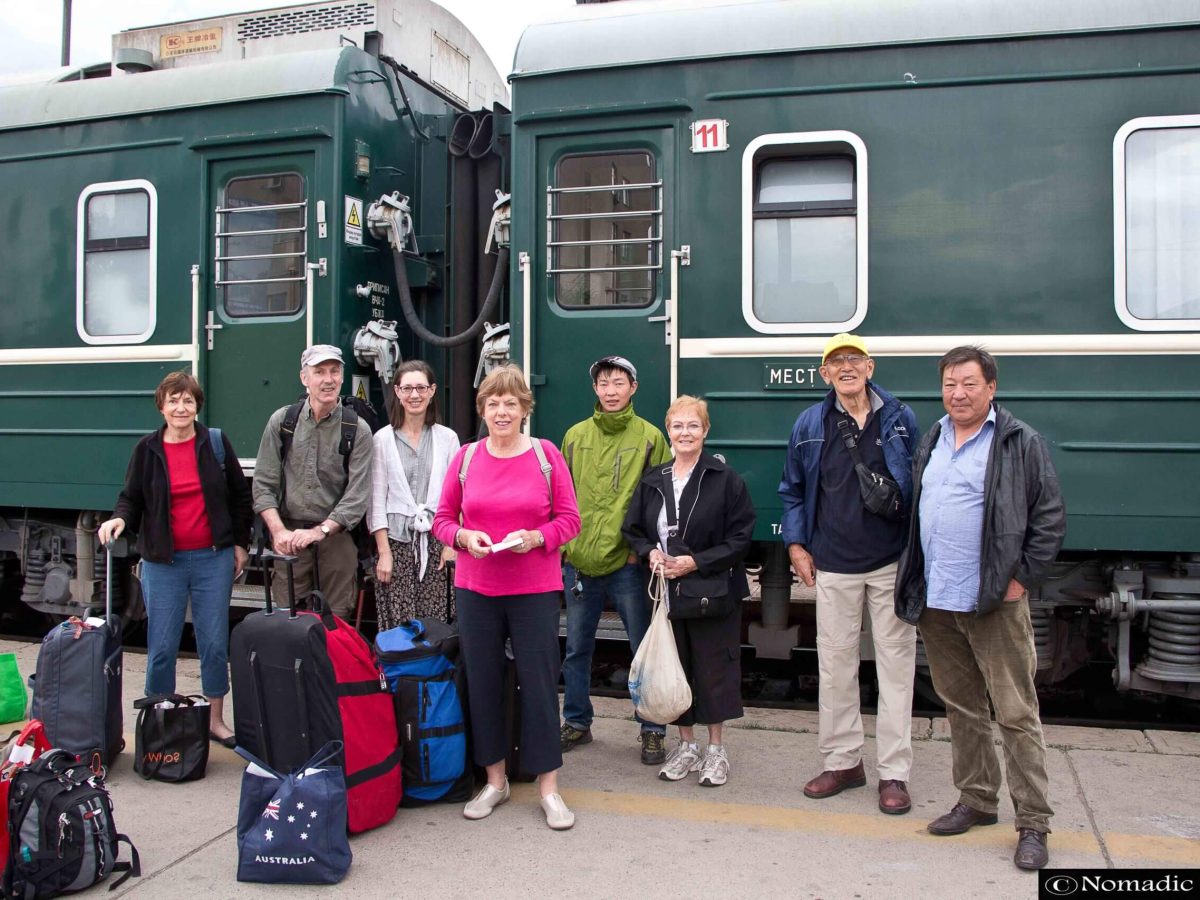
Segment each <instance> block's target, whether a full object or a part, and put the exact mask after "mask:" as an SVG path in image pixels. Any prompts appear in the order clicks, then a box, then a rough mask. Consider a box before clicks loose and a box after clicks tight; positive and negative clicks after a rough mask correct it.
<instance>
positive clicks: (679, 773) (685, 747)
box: [658, 738, 700, 781]
mask: <svg viewBox="0 0 1200 900" xmlns="http://www.w3.org/2000/svg"><path fill="white" fill-rule="evenodd" d="M699 768H700V745H699V744H695V743H688V742H687V741H685V740H683V739H682V738H680V740H679V743H678V744H676V745H675V749H674V750H672V751H671V754H670V755H669V756H668V757H667V761H666V762H665V763H663V767H662V768H661V769H659V770H658V777H659V778H661V779H662V780H663V781H682V780H683V779H685V778H687V777H688V773H689V772H695V771H696V770H697V769H699Z"/></svg>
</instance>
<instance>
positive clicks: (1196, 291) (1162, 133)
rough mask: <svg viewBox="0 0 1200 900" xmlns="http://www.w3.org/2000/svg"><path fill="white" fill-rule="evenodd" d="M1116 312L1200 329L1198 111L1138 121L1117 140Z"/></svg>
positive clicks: (1150, 325)
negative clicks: (1190, 114)
mask: <svg viewBox="0 0 1200 900" xmlns="http://www.w3.org/2000/svg"><path fill="white" fill-rule="evenodd" d="M1114 168H1115V172H1114V181H1115V187H1114V196H1115V199H1116V205H1117V213H1116V215H1115V217H1114V237H1115V240H1114V245H1115V248H1116V260H1115V263H1116V265H1115V270H1116V284H1115V288H1116V290H1115V295H1116V303H1117V314H1118V315H1119V316H1120V317H1121V319H1122V321H1124V322H1125V324H1126V325H1128V326H1130V327H1131V328H1135V329H1137V330H1139V331H1163V330H1168V329H1170V330H1197V329H1200V116H1172V117H1163V118H1151V119H1135V120H1133V121H1132V122H1129V123H1127V124H1126V125H1125V126H1124V127H1123V128H1122V129H1121V130H1120V131H1119V132H1118V134H1117V139H1116V143H1115V144H1114Z"/></svg>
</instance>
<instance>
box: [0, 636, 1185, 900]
mask: <svg viewBox="0 0 1200 900" xmlns="http://www.w3.org/2000/svg"><path fill="white" fill-rule="evenodd" d="M10 650H11V651H15V652H16V653H17V655H18V661H19V664H20V667H21V671H22V673H24V674H28V673H29V672H31V671H32V670H33V668H34V664H35V662H36V653H37V647H36V645H29V644H16V643H12V644H10V643H6V642H0V651H10ZM144 671H145V658H144V657H143V656H139V655H137V654H133V653H130V654H127V655H126V671H125V699H126V711H125V717H126V718H125V721H126V731H127V738H126V739H127V742H128V744H129V746H130V747H131V748H132V746H133V734H132V732H133V723H134V721H135V717H134V714H133V709H132V703H133V701H134V700H135V699H136V698H137V697H138V696H140V695H141V686H142V680H143V677H144ZM178 687H179V690H180V691H182V692H192V691H198V690H199V664H198V663H197V662H196V661H194V660H181V661H180V664H179V684H178ZM595 705H596V712H597V720H596V722H595V725H594V727H593V733H594V735H595V741H594V742H593V743H592V744H589V745H587V746H584V747H580V748H577V749H576V750H574V751H572V752H571V753H569V754H567V756H566V758H565V764H564V767H563V771H562V773H561V786H562V791H563V795H564V797H565V799H566V800H567V803H568V804H569V805H570V806H571V807H572V809H574V811H575V813H576V816H577V823H576V826H575V828H574V829H573V830H571V831H569V832H562V833H559V832H551V831H550V830H549V829H547V828H546V826H545V824H544V819H543V817H542V814H541V810H540V808H539V807H538V805H537V792H536V788H535V787H534V786H533V785H516V786H514V790H513V797H512V800H511V801H510V802H509V803H508V804H506V805H505V806H502V807H500V808H499V809H498V810H497V811H496V812H495V813H494V814H493V815H492V816H491V817H489V818H488V819H485V820H483V821H481V822H469V821H467V820H466V819H464V818H463V817H462V815H461V810H460V807H459V806H457V805H454V806H450V805H444V806H434V807H426V808H423V809H418V810H408V809H402V810H400V811H399V812H398V813H397V815H396V818H395V819H394V820H393V822H392V823H391V824H389V825H387V826H385V827H383V828H380V829H378V830H376V831H373V832H370V833H367V834H363V835H359V836H357V837H355V838H354V839H352V841H351V847H352V849H353V851H354V864H353V866H352V867H351V870H350V873H349V875H348V876H347V878H346V880H345V881H343V882H342V884H341V885H339V886H337V887H336V888H333V889H332V891H331V889H329V888H323V887H312V888H284V887H274V886H255V885H241V884H238V882H237V881H236V879H235V870H236V838H235V834H234V820H235V818H236V815H237V797H238V786H239V783H240V778H241V771H242V763H241V760H240V759H239V758H238V757H237V756H236V755H235V754H234V753H233V752H232V751H230V750H226V749H224V748H222V747H219V746H214V747H213V750H212V756H211V760H210V763H209V769H208V777H207V778H205V779H204V780H203V781H199V782H194V783H192V784H187V785H166V784H158V783H150V782H144V781H142V780H141V779H140V778H139V777H138V776H137V775H136V774H135V773H134V772H133V770H132V753H126V754H123V755H122V756H121V757H120V758H119V759H118V761H117V763H116V764H115V766H114V767H113V771H112V772H111V774H110V785H111V787H112V792H113V800H114V804H115V807H116V820H117V825H118V826H119V827H120V828H121V829H122V830H123V831H125V832H126V833H127V834H129V836H130V837H131V838H132V839H133V841H134V842H135V843H136V844H137V846H138V849H139V851H140V852H141V858H142V872H143V874H142V877H141V878H139V879H135V880H132V881H129V882H126V884H125V885H123V886H122V887H121V888H120V889H118V890H117V891H114V892H113V895H114V896H116V895H125V894H132V895H134V896H135V897H141V896H147V897H149V896H153V897H155V898H176V897H178V898H184V897H187V898H191V897H195V896H200V895H203V896H206V897H214V898H223V897H231V898H233V897H272V896H274V897H282V896H284V895H285V894H286V896H288V897H301V898H303V897H317V896H326V897H327V896H331V895H332V896H339V897H341V896H344V897H355V898H392V897H396V896H426V897H451V898H456V897H463V898H466V897H480V896H487V897H489V898H508V897H512V898H526V897H538V896H570V897H597V898H620V897H631V898H633V897H637V898H644V897H646V896H651V897H685V896H687V897H691V896H699V895H701V894H717V895H722V896H728V897H764V896H780V897H783V896H786V897H820V898H830V900H832V898H871V897H887V898H900V897H918V896H919V897H955V898H959V897H981V898H982V897H988V898H993V897H996V896H1011V897H1018V898H1019V897H1034V896H1036V893H1037V882H1036V878H1035V876H1033V875H1031V874H1030V873H1025V872H1021V871H1019V870H1017V869H1016V868H1015V867H1014V866H1013V864H1012V852H1013V848H1014V845H1015V835H1014V833H1013V829H1012V810H1011V807H1009V806H1008V805H1007V803H1005V804H1002V808H1001V821H1000V824H999V825H996V826H992V827H988V828H976V829H974V830H973V831H971V832H970V833H968V834H966V835H962V836H959V837H951V838H938V837H933V836H931V835H929V834H928V833H927V832H926V831H925V825H926V824H927V823H928V822H929V821H930V820H931V819H933V818H935V817H936V816H938V815H940V814H941V813H943V812H945V811H946V810H947V809H949V808H950V806H951V805H953V803H954V801H955V799H956V792H955V790H954V787H953V785H952V784H951V782H950V744H949V742H948V741H947V740H945V739H943V738H944V725H945V723H944V721H943V720H940V719H934V720H932V721H931V720H929V719H915V720H914V722H913V734H914V736H915V738H916V739H915V740H914V756H915V763H914V770H913V776H912V781H911V783H910V788H911V791H912V794H913V801H914V808H913V811H912V813H910V814H909V815H906V816H895V817H894V816H884V815H881V814H880V813H879V812H878V811H877V809H876V806H875V789H874V787H873V781H874V778H873V774H872V775H871V776H870V779H871V783H870V784H868V786H867V787H866V788H861V789H857V790H851V791H847V792H845V793H843V794H840V795H838V796H837V797H833V798H831V799H829V800H824V801H812V800H808V799H806V798H805V797H804V796H803V794H802V793H801V790H800V789H801V787H802V785H803V783H804V782H805V781H806V780H807V779H808V778H810V777H811V776H812V775H814V774H816V772H817V771H818V770H819V769H820V758H819V756H818V753H817V737H816V731H817V727H816V726H817V723H816V714H815V713H811V712H798V711H789V710H765V709H756V710H748V711H747V715H746V717H745V718H744V719H742V720H740V721H739V722H737V723H732V725H731V727H730V728H729V729H728V731H727V733H726V738H725V743H726V745H727V747H728V749H729V754H730V759H731V763H732V771H731V777H730V781H729V783H728V784H727V785H726V786H724V787H722V788H716V789H709V788H701V787H700V786H699V785H698V784H697V783H696V780H695V778H694V777H692V778H691V779H689V780H687V781H684V782H680V783H674V784H673V783H668V782H664V781H660V780H658V779H657V778H656V777H655V776H656V773H657V770H656V769H655V768H651V767H646V766H642V765H641V764H640V762H639V760H638V744H637V742H636V737H637V726H636V724H635V723H634V722H633V721H632V720H631V718H630V717H629V707H628V702H627V701H624V700H612V699H606V698H597V699H596V700H595ZM865 724H866V727H867V731H868V732H873V730H874V728H873V725H874V723H873V720H872V719H871V717H867V718H866V722H865ZM1196 737H1197V736H1196V735H1189V734H1179V733H1175V732H1164V731H1154V732H1149V733H1144V732H1138V731H1105V730H1100V729H1085V728H1047V738H1048V742H1049V743H1050V744H1051V749H1050V754H1049V760H1048V763H1049V771H1050V780H1051V798H1050V799H1051V803H1052V805H1053V806H1054V808H1055V810H1056V816H1055V819H1054V822H1053V827H1054V833H1053V834H1052V836H1051V838H1050V848H1051V863H1052V865H1053V866H1055V867H1120V868H1126V867H1133V866H1146V867H1157V866H1167V867H1197V866H1200V814H1198V813H1197V812H1196V811H1195V807H1194V804H1195V799H1194V798H1195V794H1196V785H1198V784H1200V741H1197V740H1196ZM865 759H866V762H867V765H868V772H870V768H871V766H872V765H873V763H874V745H873V741H872V740H870V739H868V741H867V746H866V749H865ZM94 893H96V895H97V896H99V895H100V894H99V891H94Z"/></svg>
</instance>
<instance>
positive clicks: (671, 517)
mask: <svg viewBox="0 0 1200 900" xmlns="http://www.w3.org/2000/svg"><path fill="white" fill-rule="evenodd" d="M671 469H672V467H671V466H667V467H666V468H664V469H663V470H662V473H661V474H662V494H663V509H664V510H666V514H667V534H668V535H672V536H673V535H675V534H676V533H677V532H678V531H679V518H678V516H677V515H676V513H675V479H674V478H673V477H672V474H671Z"/></svg>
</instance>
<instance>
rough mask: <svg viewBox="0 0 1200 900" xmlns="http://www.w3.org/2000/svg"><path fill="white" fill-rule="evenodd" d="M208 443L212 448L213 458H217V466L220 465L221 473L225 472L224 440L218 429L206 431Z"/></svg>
mask: <svg viewBox="0 0 1200 900" xmlns="http://www.w3.org/2000/svg"><path fill="white" fill-rule="evenodd" d="M208 443H209V445H210V446H211V447H212V451H213V456H215V457H216V458H217V464H218V465H220V467H221V471H222V472H224V471H225V438H224V437H223V436H222V434H221V429H220V428H210V429H208Z"/></svg>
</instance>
